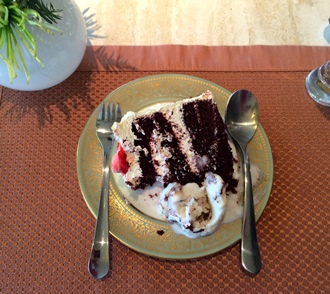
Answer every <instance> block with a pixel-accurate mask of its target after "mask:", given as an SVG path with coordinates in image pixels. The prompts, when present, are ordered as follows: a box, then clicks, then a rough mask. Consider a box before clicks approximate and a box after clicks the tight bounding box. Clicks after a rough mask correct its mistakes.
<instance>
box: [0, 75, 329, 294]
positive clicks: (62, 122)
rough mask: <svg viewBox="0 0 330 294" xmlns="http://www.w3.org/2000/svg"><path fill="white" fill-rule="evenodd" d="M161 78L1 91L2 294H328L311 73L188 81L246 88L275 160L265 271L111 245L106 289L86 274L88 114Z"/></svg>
mask: <svg viewBox="0 0 330 294" xmlns="http://www.w3.org/2000/svg"><path fill="white" fill-rule="evenodd" d="M149 74H155V72H125V73H123V72H115V73H114V72H112V73H110V72H99V73H98V72H93V73H90V72H76V73H74V74H73V76H71V77H70V78H69V79H68V80H66V81H65V82H63V83H62V84H60V85H58V86H56V87H54V88H52V89H48V90H45V91H39V92H30V93H29V92H18V91H13V90H9V89H3V92H2V97H1V100H0V101H1V106H0V120H1V122H0V127H1V130H0V138H1V140H0V158H1V160H0V173H1V174H0V183H1V256H2V266H1V276H0V292H1V293H155V292H156V291H157V292H159V293H232V292H235V293H293V292H296V293H329V291H330V288H329V270H330V268H329V264H330V259H329V256H330V252H329V248H330V247H329V245H330V242H329V241H330V239H329V205H330V203H329V202H330V201H329V196H330V165H329V161H330V149H329V146H330V139H329V134H330V108H326V107H321V106H318V105H317V104H316V103H314V102H313V101H312V99H310V98H309V97H308V96H307V94H306V92H305V86H304V80H305V76H306V75H307V72H286V73H283V72H276V73H275V72H250V73H249V72H245V73H242V72H241V73H240V72H236V73H234V72H227V73H216V72H189V73H188V74H191V75H195V76H198V77H201V78H204V79H208V80H210V81H212V82H215V83H217V84H219V85H221V86H223V87H224V88H226V89H228V90H230V91H234V90H236V89H238V88H247V89H250V90H251V91H253V92H254V94H255V95H256V96H257V97H258V100H259V104H260V120H261V123H262V125H263V127H264V129H265V131H266V133H267V135H268V138H269V141H270V144H271V147H272V151H273V157H274V184H273V190H272V193H271V196H270V200H269V204H268V206H267V207H266V209H265V211H264V214H263V215H262V217H261V219H260V221H259V222H258V226H257V229H258V233H259V239H260V247H261V254H262V258H263V269H262V271H261V272H260V274H259V275H258V276H256V277H250V276H248V275H246V274H245V273H244V272H243V271H242V270H241V269H240V264H239V244H236V245H234V246H232V247H231V248H228V249H226V250H224V251H222V252H219V253H217V254H214V255H212V256H209V257H206V258H202V259H200V260H189V261H165V260H158V259H155V258H151V257H148V256H144V255H141V254H139V253H136V252H134V251H132V250H131V249H128V248H126V247H125V246H124V245H122V244H121V243H119V242H118V241H116V240H113V239H112V242H111V256H112V270H111V273H110V275H109V277H108V278H107V279H105V280H104V281H94V280H93V279H92V278H90V277H89V274H88V272H87V259H88V255H89V250H90V246H91V240H92V234H93V228H94V223H95V220H94V219H93V217H92V215H91V213H90V212H89V210H88V208H87V206H86V205H85V203H84V200H83V197H82V195H81V192H80V188H79V184H78V180H77V173H76V148H77V144H78V140H79V137H80V134H81V131H82V130H83V128H84V125H85V124H86V122H87V120H88V118H89V116H90V114H91V112H92V111H93V110H94V108H95V107H96V106H97V105H98V104H99V103H100V102H101V101H102V100H103V98H104V97H105V96H106V95H107V94H108V93H109V92H111V91H112V90H114V89H116V88H117V87H119V86H121V85H123V84H124V83H126V82H128V81H131V80H133V79H135V78H138V77H142V76H146V75H149Z"/></svg>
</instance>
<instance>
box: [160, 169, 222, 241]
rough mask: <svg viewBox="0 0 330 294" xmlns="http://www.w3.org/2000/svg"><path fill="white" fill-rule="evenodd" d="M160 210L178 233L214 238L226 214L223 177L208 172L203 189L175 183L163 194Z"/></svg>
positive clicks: (193, 236)
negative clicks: (211, 236) (212, 236)
mask: <svg viewBox="0 0 330 294" xmlns="http://www.w3.org/2000/svg"><path fill="white" fill-rule="evenodd" d="M158 209H159V213H160V214H162V215H163V216H164V217H165V218H167V219H168V221H169V222H170V223H172V227H173V229H174V230H175V231H176V232H178V233H181V234H182V233H183V234H184V235H186V236H187V237H189V238H199V237H203V236H207V235H210V234H212V233H214V232H215V231H216V230H217V229H218V227H219V226H220V224H221V221H222V218H223V216H224V214H225V211H226V193H225V187H224V182H223V180H222V179H221V177H220V176H218V175H216V174H213V173H207V174H206V175H205V180H204V183H203V185H202V186H201V187H199V186H198V185H197V184H196V183H188V184H186V185H183V186H182V185H180V184H178V183H171V184H169V185H168V186H167V187H166V188H165V189H164V190H163V191H162V192H161V194H160V199H159V206H158ZM178 229H179V231H178Z"/></svg>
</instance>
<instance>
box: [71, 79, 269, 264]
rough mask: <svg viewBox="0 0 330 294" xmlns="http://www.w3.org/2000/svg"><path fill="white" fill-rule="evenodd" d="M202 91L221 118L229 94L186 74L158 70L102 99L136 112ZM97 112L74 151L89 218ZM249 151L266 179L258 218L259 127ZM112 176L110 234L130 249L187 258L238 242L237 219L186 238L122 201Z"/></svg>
mask: <svg viewBox="0 0 330 294" xmlns="http://www.w3.org/2000/svg"><path fill="white" fill-rule="evenodd" d="M206 90H211V91H212V93H213V95H214V97H215V100H216V102H217V105H218V108H219V111H220V113H221V115H222V116H224V113H225V108H226V104H227V100H228V98H229V96H230V94H231V93H230V92H228V91H227V90H225V89H224V88H222V87H220V86H218V85H216V84H214V83H212V82H210V81H207V80H203V79H200V78H197V77H193V76H187V75H179V74H163V75H154V76H147V77H144V78H141V79H137V80H134V81H132V82H129V83H127V84H125V85H123V86H122V87H120V88H118V89H116V90H115V91H113V92H112V93H110V94H109V95H108V96H107V97H106V98H105V101H117V102H119V103H120V105H121V108H122V112H123V113H126V112H127V111H130V110H131V111H139V110H140V109H143V108H145V107H148V106H150V105H153V104H156V103H164V102H169V101H176V100H181V99H184V98H188V97H194V96H198V95H200V94H201V93H202V92H205V91H206ZM261 111H262V109H261ZM96 116H97V110H95V111H94V112H93V114H92V115H91V117H90V119H89V120H88V122H87V124H86V126H85V128H84V130H83V132H82V134H81V137H80V140H79V144H78V150H77V171H78V179H79V184H80V188H81V191H82V194H83V197H84V200H85V202H86V204H87V206H88V208H89V210H90V211H91V212H92V214H93V215H94V216H96V214H97V208H98V201H99V194H100V185H101V166H102V150H101V147H100V145H99V142H98V140H97V137H96V134H95V120H96ZM249 155H250V158H251V161H252V162H253V163H255V164H256V165H258V166H259V168H260V169H261V170H262V171H263V173H264V174H265V180H264V181H263V182H262V183H261V185H259V186H258V188H257V189H258V190H259V189H260V191H262V193H263V195H262V199H261V201H260V202H259V203H258V205H257V206H256V218H257V219H259V217H260V216H261V214H262V212H263V210H264V209H265V207H266V204H267V201H268V198H269V195H270V192H271V187H272V181H273V159H272V153H271V149H270V145H269V142H268V138H267V136H266V133H265V132H264V130H263V128H262V126H261V125H260V126H259V128H258V130H257V133H256V135H255V137H254V138H253V140H252V142H251V143H250V145H249ZM111 177H112V180H111V189H112V194H111V195H110V208H109V218H110V220H109V224H110V233H111V235H112V236H113V237H115V238H116V239H118V240H119V241H120V242H122V243H123V244H125V245H126V246H128V247H130V248H132V249H133V250H135V251H138V252H140V253H144V254H147V255H150V256H154V257H158V258H165V259H190V258H198V257H203V256H206V255H210V254H213V253H215V252H218V251H220V250H223V249H225V248H226V247H228V246H230V245H232V244H234V243H235V242H237V241H239V240H240V236H241V220H236V221H234V222H232V223H229V224H223V225H221V227H220V228H219V230H218V231H217V232H216V233H214V234H213V235H211V236H207V237H204V238H199V239H189V238H187V237H185V236H183V235H177V234H175V233H174V232H173V231H172V229H171V227H170V225H169V224H168V223H166V222H165V221H162V220H157V219H154V218H151V217H149V216H147V215H145V214H143V213H141V212H139V211H138V210H137V209H135V208H134V207H133V206H131V205H129V204H127V201H125V198H124V195H123V193H122V190H123V189H122V188H121V187H122V184H121V183H120V181H118V180H117V179H118V177H114V175H111ZM260 191H259V192H260ZM254 192H258V191H254ZM159 231H164V234H163V235H160V234H159V233H158V232H159Z"/></svg>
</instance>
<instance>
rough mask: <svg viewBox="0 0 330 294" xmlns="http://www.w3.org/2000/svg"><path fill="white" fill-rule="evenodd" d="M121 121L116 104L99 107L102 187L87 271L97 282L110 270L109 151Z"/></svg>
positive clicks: (97, 132) (98, 130)
mask: <svg viewBox="0 0 330 294" xmlns="http://www.w3.org/2000/svg"><path fill="white" fill-rule="evenodd" d="M120 120H121V110H120V106H119V104H118V103H117V104H116V105H114V103H111V104H110V105H109V103H103V104H102V105H101V106H100V107H99V112H98V116H97V119H96V135H97V138H98V139H99V141H100V144H101V146H102V150H103V168H102V187H101V195H100V203H99V208H98V213H97V218H96V225H95V231H94V239H93V244H92V249H91V253H90V258H89V261H88V271H89V273H90V275H91V276H92V277H93V278H95V279H97V280H99V279H102V278H104V277H105V276H106V275H107V274H108V272H109V269H110V258H109V179H110V150H111V147H112V145H113V142H114V138H113V132H112V130H111V126H112V124H113V123H114V122H115V121H117V122H119V121H120Z"/></svg>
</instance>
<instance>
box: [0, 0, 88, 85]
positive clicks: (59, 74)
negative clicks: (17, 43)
mask: <svg viewBox="0 0 330 294" xmlns="http://www.w3.org/2000/svg"><path fill="white" fill-rule="evenodd" d="M44 3H46V4H48V3H52V5H53V6H54V8H56V9H61V10H62V12H61V19H60V20H59V21H58V22H57V24H55V25H56V26H57V27H58V28H59V29H60V30H62V34H59V33H58V32H54V35H49V34H47V33H46V32H44V31H42V30H40V29H38V28H36V27H31V26H30V30H31V32H32V33H33V35H34V36H35V38H36V40H37V49H38V52H37V55H38V56H39V58H40V59H41V60H42V61H43V63H44V67H42V66H41V65H40V64H39V63H38V62H37V61H36V60H34V59H33V58H32V57H31V55H30V54H29V53H28V51H27V50H26V49H25V48H24V47H21V48H24V50H23V49H21V50H22V53H23V56H24V59H25V63H26V66H27V68H28V70H29V74H30V83H29V84H27V81H26V76H25V73H24V71H23V70H22V71H19V70H17V78H16V79H14V80H13V82H12V83H10V80H9V75H8V71H7V66H6V64H5V63H4V61H3V60H2V59H0V85H2V86H5V87H8V88H11V89H15V90H24V91H35V90H42V89H46V88H50V87H52V86H55V85H57V84H59V83H61V82H62V81H64V80H65V79H67V78H68V77H69V76H70V75H71V74H72V73H73V72H74V71H75V70H76V69H77V67H78V66H79V64H80V62H81V60H82V58H83V56H84V53H85V50H86V45H87V30H86V24H85V21H84V18H83V15H82V13H81V11H80V9H79V7H78V6H77V4H76V3H75V2H74V0H45V1H44ZM5 48H6V46H5V44H4V45H3V46H2V48H1V49H0V51H1V53H2V54H3V55H4V56H5ZM20 66H21V65H20ZM21 68H22V67H21Z"/></svg>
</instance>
